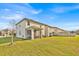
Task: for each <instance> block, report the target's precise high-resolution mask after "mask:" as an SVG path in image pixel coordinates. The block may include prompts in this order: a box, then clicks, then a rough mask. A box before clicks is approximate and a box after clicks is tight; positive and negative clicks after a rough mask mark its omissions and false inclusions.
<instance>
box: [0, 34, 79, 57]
mask: <svg viewBox="0 0 79 59" xmlns="http://www.w3.org/2000/svg"><path fill="white" fill-rule="evenodd" d="M8 39H9V40H8ZM5 40H6V41H7V42H8V41H9V42H10V38H4V39H3V40H1V38H0V43H2V42H5ZM16 40H18V41H16ZM0 55H1V56H79V36H76V37H47V38H42V39H35V40H21V39H20V41H19V39H15V44H14V45H11V46H9V45H1V46H0Z"/></svg>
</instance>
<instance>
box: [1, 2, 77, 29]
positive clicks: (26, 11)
mask: <svg viewBox="0 0 79 59" xmlns="http://www.w3.org/2000/svg"><path fill="white" fill-rule="evenodd" d="M25 17H26V18H30V19H33V20H36V21H39V22H41V23H45V24H48V25H51V26H56V27H59V28H62V29H65V30H77V29H79V4H77V3H74V4H73V3H72V4H69V3H57V4H55V3H35V4H34V3H31V4H26V3H18V4H17V3H15V4H14V3H13V4H11V3H5V4H3V3H0V29H4V28H7V27H9V21H11V20H12V19H15V20H16V22H18V21H20V20H22V19H23V18H25Z"/></svg>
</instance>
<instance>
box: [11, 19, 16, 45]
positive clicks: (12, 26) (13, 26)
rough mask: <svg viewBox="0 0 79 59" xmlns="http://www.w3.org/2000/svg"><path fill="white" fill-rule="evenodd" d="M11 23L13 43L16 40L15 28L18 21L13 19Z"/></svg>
mask: <svg viewBox="0 0 79 59" xmlns="http://www.w3.org/2000/svg"><path fill="white" fill-rule="evenodd" d="M9 24H10V27H11V44H13V42H14V30H15V24H16V21H15V20H11V21H10V22H9Z"/></svg>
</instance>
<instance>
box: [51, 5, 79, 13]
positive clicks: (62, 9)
mask: <svg viewBox="0 0 79 59" xmlns="http://www.w3.org/2000/svg"><path fill="white" fill-rule="evenodd" d="M76 9H79V5H75V6H64V7H62V6H60V7H54V8H52V9H51V10H52V11H53V12H55V13H64V12H68V11H72V10H76Z"/></svg>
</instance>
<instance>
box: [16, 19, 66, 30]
mask: <svg viewBox="0 0 79 59" xmlns="http://www.w3.org/2000/svg"><path fill="white" fill-rule="evenodd" d="M24 20H25V21H32V22H35V23H38V24H41V25H45V26H48V27H51V28H56V29H60V28H58V27H52V26H49V25H47V24H43V23H40V22H38V21H34V20H32V19H28V18H24V19H23V20H21V21H19V22H18V23H17V24H19V23H21V22H22V21H24ZM17 24H16V25H17ZM60 30H62V31H65V30H63V29H60Z"/></svg>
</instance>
